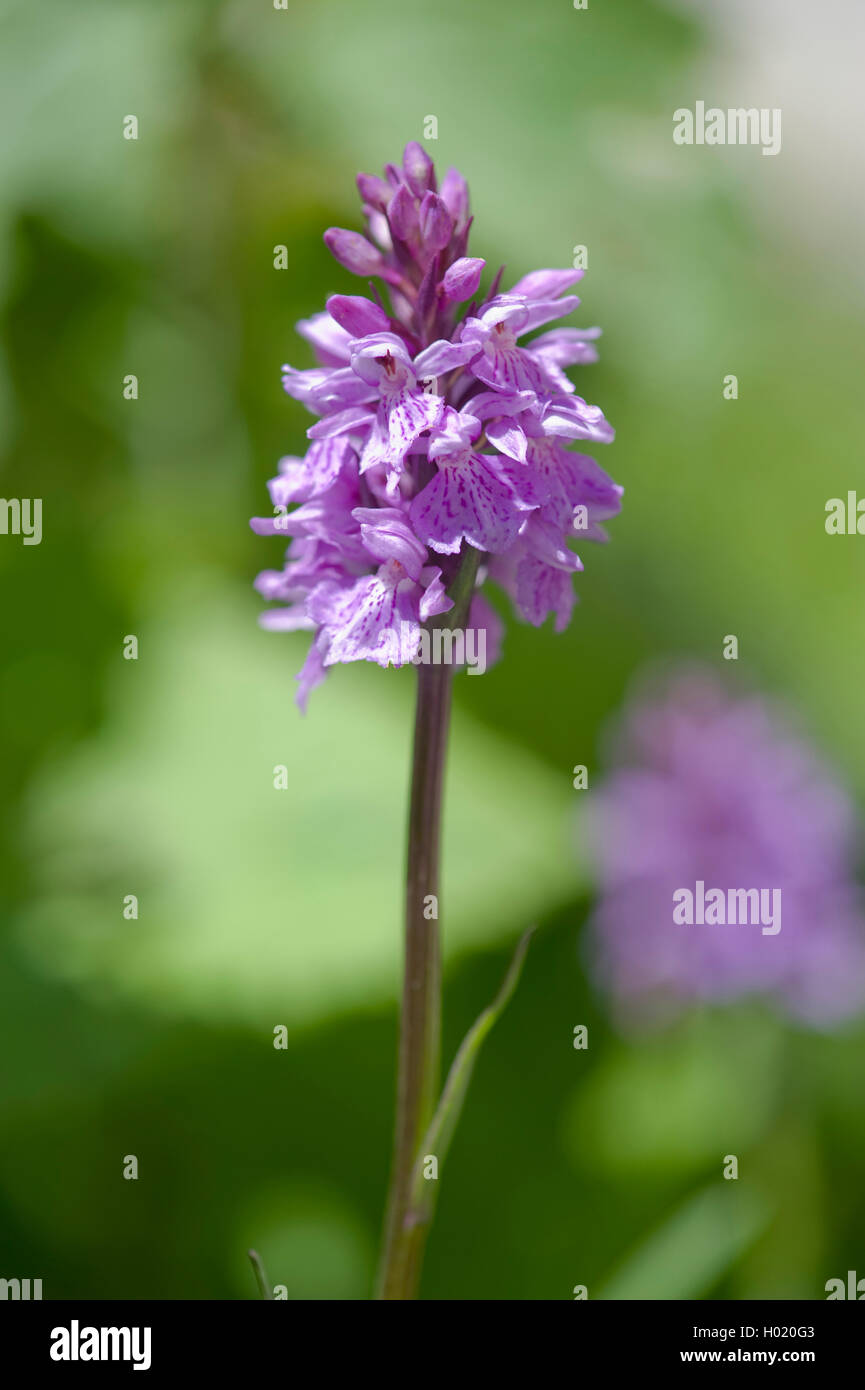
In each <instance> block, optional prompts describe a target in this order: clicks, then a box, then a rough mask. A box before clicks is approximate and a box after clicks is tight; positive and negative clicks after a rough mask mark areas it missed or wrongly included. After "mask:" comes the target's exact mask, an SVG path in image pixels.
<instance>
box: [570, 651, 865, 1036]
mask: <svg viewBox="0 0 865 1390" xmlns="http://www.w3.org/2000/svg"><path fill="white" fill-rule="evenodd" d="M618 748H619V752H618V757H617V764H618V766H617V768H616V770H615V771H613V772H612V773H611V774H610V776H609V777H608V778H607V780H606V782H605V783H604V785H603V786H602V787H601V788H600V789H599V791H598V792H597V793H596V794H594V795H593V798H592V803H591V812H590V831H591V839H592V842H593V852H594V854H595V856H596V859H597V862H598V865H599V877H600V894H599V900H598V904H597V907H596V909H595V912H594V915H593V918H592V921H591V923H590V928H589V942H590V950H591V954H592V958H593V963H594V966H595V972H596V974H597V977H598V978H599V980H600V981H601V983H602V984H603V986H604V987H605V988H606V989H607V990H608V991H609V992H610V993H611V994H612V996H613V998H614V1000H615V1005H616V1012H617V1014H618V1016H619V1017H620V1018H621V1019H622V1021H623V1022H626V1021H638V1022H639V1021H643V1022H645V1021H652V1020H657V1019H658V1018H660V1017H664V1016H666V1015H668V1014H671V1013H675V1012H678V1011H679V1010H681V1008H682V1007H683V1005H685V1004H687V1003H693V1002H709V1001H718V1002H723V1001H732V1000H734V999H737V998H739V997H741V996H744V995H763V996H767V997H769V998H771V999H772V1000H773V1001H774V1002H775V1004H776V1005H777V1006H779V1007H780V1008H781V1009H782V1010H783V1011H784V1012H786V1013H787V1014H788V1015H790V1016H792V1017H793V1018H795V1019H797V1020H799V1021H801V1022H805V1023H808V1024H811V1025H814V1026H827V1025H831V1024H833V1023H836V1022H838V1021H840V1020H841V1019H843V1018H845V1017H848V1016H850V1015H851V1014H853V1013H855V1012H857V1011H858V1010H859V1009H861V1008H862V1006H863V1004H865V922H863V916H862V910H861V904H860V893H859V889H858V885H857V883H856V881H855V878H854V872H853V870H854V862H855V855H856V850H857V842H858V824H857V820H856V815H855V812H854V808H853V806H852V803H851V801H850V799H849V797H848V796H847V794H846V792H845V791H844V789H843V788H842V786H841V785H840V783H839V782H838V781H837V780H836V779H835V778H834V777H833V775H832V774H831V772H830V771H829V770H828V769H827V768H826V767H825V766H824V765H823V764H822V763H821V761H820V760H819V758H818V757H817V756H816V754H815V753H814V752H813V751H812V750H811V749H810V748H809V747H808V746H807V744H806V743H805V742H804V741H803V740H802V739H801V738H800V736H799V735H798V734H797V733H796V732H795V731H794V730H793V728H792V726H791V724H790V723H789V722H788V720H787V718H786V716H785V715H784V713H783V712H782V711H781V710H780V709H778V708H776V707H775V706H774V705H773V704H772V703H771V702H770V701H769V700H766V699H762V698H760V697H758V696H755V695H742V694H741V693H737V694H735V695H734V694H731V693H729V692H728V691H727V690H725V688H724V687H723V686H722V684H721V683H720V681H719V680H718V679H717V677H716V676H715V675H714V673H712V672H705V671H702V670H698V669H688V670H686V671H682V672H679V673H677V674H676V675H674V676H672V677H670V678H668V680H667V682H666V683H665V685H664V686H663V687H662V688H661V689H660V691H657V690H656V691H655V692H654V693H652V694H648V693H646V692H644V693H643V694H642V695H641V696H638V697H637V698H635V699H634V700H633V701H632V702H631V703H630V705H629V706H628V708H627V709H626V713H625V718H624V720H623V724H622V727H621V729H620V741H619V744H618ZM700 883H702V884H703V885H704V891H705V893H706V894H708V893H709V890H710V889H719V890H721V893H723V894H724V896H725V898H727V901H730V899H729V898H728V896H727V895H728V894H730V892H731V890H748V889H771V890H775V889H778V890H780V895H781V896H780V899H779V904H780V905H781V906H782V915H781V917H780V921H781V929H780V930H779V931H777V933H776V934H774V935H772V934H769V933H768V932H766V933H764V931H763V930H762V927H761V925H759V924H757V925H754V924H752V920H751V919H750V918H749V920H747V921H746V922H744V923H743V922H742V921H741V914H740V920H739V921H737V922H734V923H733V924H730V923H729V922H727V923H726V924H724V925H721V924H719V923H713V924H711V925H710V924H706V923H701V922H700V921H699V918H698V917H697V915H696V907H695V921H694V924H693V925H688V924H687V922H685V923H682V924H678V923H677V922H676V921H674V900H673V895H674V893H676V892H677V891H679V890H682V889H689V890H690V891H691V892H694V894H695V900H696V899H697V898H698V897H699V893H698V891H697V885H698V884H700ZM719 896H720V895H719ZM767 901H768V898H767Z"/></svg>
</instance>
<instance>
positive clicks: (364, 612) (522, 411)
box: [251, 141, 622, 707]
mask: <svg viewBox="0 0 865 1390" xmlns="http://www.w3.org/2000/svg"><path fill="white" fill-rule="evenodd" d="M357 186H358V191H359V193H360V197H361V202H362V207H363V214H364V218H365V221H366V230H365V232H361V231H357V230H353V229H350V228H340V227H331V228H329V229H328V230H327V231H326V232H325V234H324V240H325V244H326V246H327V247H328V249H329V250H330V251H331V253H332V254H333V256H334V258H335V260H336V261H337V262H338V263H339V265H340V266H342V267H343V269H345V270H347V271H349V272H350V273H352V274H354V275H356V276H359V277H360V278H361V280H362V281H363V282H364V283H363V285H362V286H361V291H362V292H360V293H351V292H340V293H336V294H332V295H331V296H330V297H329V298H328V300H327V305H326V309H325V311H324V312H320V313H315V314H312V315H310V316H309V317H308V318H305V319H302V320H301V322H300V323H299V324H298V332H299V333H300V335H301V336H302V337H303V338H304V339H305V341H306V343H307V344H308V345H309V348H311V350H312V352H313V353H314V355H315V362H316V365H315V366H311V367H309V366H303V367H294V366H292V365H289V364H286V365H285V366H284V367H283V369H282V370H283V376H282V380H283V386H284V389H285V391H286V394H287V395H288V396H290V397H291V398H292V399H294V400H295V401H296V402H298V403H299V404H300V405H301V406H303V407H304V409H306V410H307V411H309V412H310V413H311V414H312V415H314V416H315V417H316V418H315V421H314V423H313V424H311V425H309V427H308V429H307V436H308V440H309V445H308V449H307V451H306V454H305V455H304V456H303V457H300V456H295V455H291V454H289V455H286V457H285V458H283V459H282V460H281V461H280V464H279V473H278V475H277V477H275V478H274V479H272V480H271V482H270V484H269V490H270V500H271V504H272V507H273V510H274V514H273V516H271V517H258V518H254V519H253V521H252V523H251V524H252V527H253V529H254V530H255V531H256V532H257V533H258V534H260V535H269V536H277V537H278V536H282V537H283V539H284V540H286V541H287V543H288V549H287V552H286V556H285V562H284V566H283V569H282V570H281V571H280V570H265V571H263V572H262V574H261V575H260V576H259V578H258V580H257V587H258V589H259V592H260V593H261V594H262V596H263V597H265V598H266V599H268V600H269V601H271V602H273V603H276V604H279V605H282V607H280V608H273V609H270V610H269V611H268V612H267V613H265V614H263V616H262V624H263V626H265V627H268V628H271V629H274V630H285V631H297V630H309V631H311V632H312V634H313V640H312V645H311V648H310V652H309V656H308V658H307V661H306V663H305V665H304V668H303V671H302V672H301V674H300V676H299V678H298V679H299V682H300V690H299V695H298V699H299V703H300V704H301V707H303V706H304V704H305V701H306V698H307V696H308V694H309V692H310V690H311V689H313V688H314V687H315V686H316V685H317V684H319V682H320V681H321V680H323V679H324V676H325V674H326V672H327V671H328V669H329V668H330V667H331V666H334V665H336V664H339V663H341V662H349V661H372V662H375V663H377V664H379V665H389V664H396V665H400V664H403V661H404V659H410V658H404V656H403V655H401V653H403V652H404V647H403V646H399V647H398V646H397V645H395V643H394V641H393V640H392V638H393V634H394V631H395V630H397V629H399V631H400V632H401V633H403V634H404V633H405V632H406V631H408V632H409V633H413V632H414V631H415V629H417V631H418V632H419V630H420V625H421V624H423V623H426V622H429V621H430V620H431V619H432V618H433V617H437V616H438V615H440V614H444V613H446V612H447V611H448V608H449V607H450V605H451V599H450V598H449V596H448V593H447V591H448V589H449V588H450V586H451V584H452V583H453V582H454V580H455V579H456V576H457V573H458V571H459V570H460V567H461V565H462V563H463V560H464V558H465V557H466V555H467V554H468V552H469V551H470V550H477V551H479V552H480V553H481V554H480V564H479V566H478V581H477V588H476V591H475V594H474V597H473V598H472V603H471V611H472V613H478V614H481V615H483V622H484V626H485V628H486V629H487V630H488V631H489V632H490V634H491V635H493V636H494V637H495V647H496V648H498V646H499V645H500V635H501V624H500V621H499V620H498V618H497V617H496V616H495V614H494V610H493V609H492V608H491V607H490V605H489V604H488V602H487V600H486V598H485V597H482V595H481V593H480V588H481V587H482V586H483V587H486V586H488V585H495V586H496V587H498V588H499V589H501V590H502V591H503V592H504V593H505V594H506V595H507V596H509V597H510V599H511V600H512V602H513V604H514V606H515V608H516V610H517V613H518V614H519V616H520V617H522V618H523V619H524V620H525V621H527V622H529V623H533V624H535V625H540V624H541V623H543V622H544V621H545V620H546V618H548V617H549V616H551V615H552V617H553V620H554V626H555V628H556V630H558V631H561V630H563V628H564V627H566V626H567V623H568V622H569V620H570V617H571V613H572V610H573V606H574V602H575V597H574V593H573V588H572V576H573V575H574V574H575V573H578V572H579V571H580V570H581V569H582V562H581V561H580V559H579V558H578V557H577V555H576V554H575V553H574V551H573V549H572V548H571V547H572V545H573V544H574V542H575V541H582V540H604V539H606V534H605V532H604V530H603V527H602V526H601V524H600V523H601V522H602V521H605V520H608V519H609V518H610V517H612V516H615V515H616V513H617V512H618V511H619V509H620V507H621V496H622V489H621V488H620V487H618V486H617V485H616V484H615V483H613V482H612V480H611V479H610V478H608V477H607V475H606V473H604V471H603V469H601V468H600V467H599V465H598V464H597V463H595V461H594V460H593V459H590V458H588V457H587V456H586V455H584V454H579V453H577V452H575V451H573V449H572V446H573V445H574V444H578V445H580V444H585V443H586V442H590V443H592V444H601V443H609V442H610V441H611V440H612V438H613V430H612V427H611V426H610V425H609V423H608V422H607V420H606V417H605V416H604V414H603V411H602V410H601V409H600V408H599V407H598V406H595V405H590V404H588V403H587V402H586V400H584V399H583V397H582V396H581V395H580V394H578V392H577V389H576V387H575V385H574V383H573V382H572V381H571V380H570V378H569V377H568V375H567V374H566V369H567V368H569V367H573V366H578V367H581V366H583V365H586V364H589V363H592V362H594V361H596V360H597V349H596V346H595V344H596V341H597V338H598V336H599V333H600V330H599V329H597V328H584V329H581V328H573V327H562V326H556V327H550V325H552V324H556V322H557V321H558V320H560V319H562V318H564V317H566V316H567V315H568V314H570V313H571V312H572V311H573V310H574V309H576V308H577V306H578V305H579V299H578V298H577V297H576V295H574V294H572V293H570V291H571V290H572V289H573V287H574V286H575V285H576V284H577V283H579V281H580V280H581V279H582V278H583V275H584V272H583V271H582V270H577V269H541V270H533V271H530V272H529V273H528V274H526V275H523V276H522V277H521V278H519V279H518V280H517V281H516V283H515V284H514V285H513V286H512V288H511V289H509V290H508V289H506V290H502V289H501V288H500V284H501V280H502V271H499V272H498V274H497V275H495V276H494V277H493V280H492V283H491V285H490V286H489V287H488V288H487V290H486V291H483V290H482V289H481V281H482V277H483V275H484V273H485V271H486V261H485V260H484V259H482V258H481V257H477V256H473V255H471V254H470V253H469V248H468V237H469V231H470V228H471V224H472V218H471V214H470V208H469V193H468V185H467V183H466V181H465V179H464V178H463V176H462V174H461V173H459V171H458V170H456V169H450V170H448V171H447V173H446V174H445V175H444V177H443V178H442V179H441V180H440V181H439V180H438V179H437V177H436V171H435V168H434V166H433V162H432V160H431V159H430V156H429V154H428V152H427V150H426V149H425V148H424V146H423V145H422V144H420V143H419V142H417V141H411V142H409V144H408V145H407V146H406V148H405V152H404V154H403V159H402V163H401V164H400V165H395V164H388V165H386V167H385V169H384V171H383V173H382V175H376V174H366V173H362V174H359V175H358V178H357ZM540 330H543V331H540ZM576 513H578V514H579V516H580V518H581V525H580V526H579V528H575V526H574V516H575V514H576ZM406 625H408V627H406ZM389 633H390V637H389V636H388V634H389Z"/></svg>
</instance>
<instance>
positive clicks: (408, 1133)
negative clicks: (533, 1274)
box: [377, 547, 480, 1300]
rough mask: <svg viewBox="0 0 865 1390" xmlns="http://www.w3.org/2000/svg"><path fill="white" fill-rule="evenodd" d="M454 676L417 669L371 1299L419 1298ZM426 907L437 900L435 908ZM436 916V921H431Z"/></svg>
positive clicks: (445, 669) (467, 567)
mask: <svg viewBox="0 0 865 1390" xmlns="http://www.w3.org/2000/svg"><path fill="white" fill-rule="evenodd" d="M479 559H480V556H479V554H478V552H477V551H476V550H472V549H471V548H469V547H466V551H465V553H464V556H463V560H462V564H461V566H460V570H459V573H458V574H457V577H456V579H455V580H454V583H453V585H452V586H451V589H450V590H449V595H450V597H451V598H452V599H453V608H451V609H449V610H448V612H447V613H443V614H441V615H440V616H439V617H438V618H436V619H433V621H432V623H431V624H430V626H431V627H436V626H437V627H449V628H452V629H455V628H464V626H465V620H466V617H467V615H468V610H469V604H470V601H471V596H472V592H473V590H474V583H475V576H476V574H477V567H478V562H479ZM452 677H453V670H452V667H451V666H449V665H447V664H445V663H442V664H440V665H432V664H429V665H420V666H418V687H417V706H416V710H415V728H414V757H413V764H412V779H411V795H410V800H409V822H408V856H407V865H406V896H405V963H404V975H403V992H402V1011H401V1016H400V1040H399V1062H398V1075H397V1100H396V1122H395V1128H394V1147H393V1161H392V1168H391V1180H390V1190H389V1194H388V1203H387V1215H386V1218H385V1237H384V1248H383V1251H382V1260H381V1267H380V1270H379V1280H378V1289H377V1296H378V1297H379V1298H382V1299H395V1300H400V1299H412V1298H416V1297H417V1291H418V1286H419V1284H420V1273H421V1264H422V1261H423V1252H424V1246H425V1244H426V1237H427V1232H428V1229H429V1228H428V1224H427V1223H423V1224H417V1223H416V1222H412V1220H411V1213H412V1175H413V1172H414V1165H415V1159H416V1157H417V1152H418V1148H419V1147H420V1144H421V1141H422V1140H423V1137H424V1135H425V1133H426V1131H427V1129H428V1128H429V1125H430V1122H431V1120H432V1117H433V1113H434V1110H435V1106H436V1101H437V1098H438V1086H439V1067H440V1053H441V943H440V937H439V924H438V902H439V840H440V832H441V807H442V789H443V784H444V769H445V755H446V751H447V736H448V726H449V723H450V709H451V681H452ZM431 899H434V900H435V904H434V908H433V905H432V904H431ZM433 914H435V915H433Z"/></svg>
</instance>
